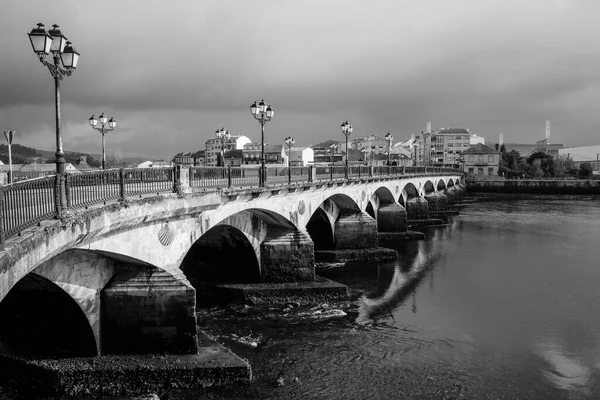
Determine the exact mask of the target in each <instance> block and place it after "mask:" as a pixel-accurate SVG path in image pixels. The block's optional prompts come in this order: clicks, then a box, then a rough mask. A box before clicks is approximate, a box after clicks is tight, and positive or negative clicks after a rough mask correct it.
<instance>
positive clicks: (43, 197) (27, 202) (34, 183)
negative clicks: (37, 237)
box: [0, 175, 56, 248]
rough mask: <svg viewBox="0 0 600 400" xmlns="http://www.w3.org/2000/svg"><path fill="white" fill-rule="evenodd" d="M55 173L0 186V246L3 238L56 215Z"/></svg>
mask: <svg viewBox="0 0 600 400" xmlns="http://www.w3.org/2000/svg"><path fill="white" fill-rule="evenodd" d="M55 190H56V176H55V175H54V176H47V177H42V178H35V179H30V180H28V181H22V182H18V183H13V184H10V185H7V186H4V187H0V248H1V246H2V245H3V243H4V238H5V237H6V238H9V237H11V236H14V235H16V234H17V233H19V232H20V231H21V230H23V229H25V228H28V227H30V226H32V225H35V224H37V223H38V222H40V221H43V220H44V219H48V218H50V217H54V216H55V215H56V206H55V197H54V195H55V193H56V192H55Z"/></svg>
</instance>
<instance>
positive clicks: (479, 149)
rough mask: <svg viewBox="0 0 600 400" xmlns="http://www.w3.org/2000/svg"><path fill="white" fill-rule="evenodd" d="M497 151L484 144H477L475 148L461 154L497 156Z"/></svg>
mask: <svg viewBox="0 0 600 400" xmlns="http://www.w3.org/2000/svg"><path fill="white" fill-rule="evenodd" d="M498 153H500V152H499V151H496V150H494V149H492V148H491V147H488V146H486V145H485V144H481V143H477V144H476V145H475V146H472V147H469V148H468V149H467V150H465V151H463V152H462V154H498Z"/></svg>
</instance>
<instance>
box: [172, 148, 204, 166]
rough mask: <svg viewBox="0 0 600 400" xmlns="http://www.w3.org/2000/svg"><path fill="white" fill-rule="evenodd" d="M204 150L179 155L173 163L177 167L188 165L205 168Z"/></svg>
mask: <svg viewBox="0 0 600 400" xmlns="http://www.w3.org/2000/svg"><path fill="white" fill-rule="evenodd" d="M204 154H205V151H204V150H199V151H197V152H195V153H192V152H187V153H177V154H175V156H174V157H173V163H174V164H175V165H188V166H203V165H204Z"/></svg>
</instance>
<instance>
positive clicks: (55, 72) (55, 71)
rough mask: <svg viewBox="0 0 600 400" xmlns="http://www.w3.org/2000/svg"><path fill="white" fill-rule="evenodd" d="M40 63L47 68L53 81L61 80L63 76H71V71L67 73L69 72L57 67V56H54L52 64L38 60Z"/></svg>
mask: <svg viewBox="0 0 600 400" xmlns="http://www.w3.org/2000/svg"><path fill="white" fill-rule="evenodd" d="M40 62H41V63H42V64H44V65H45V66H46V67H48V70H49V71H50V74H51V75H52V77H53V78H54V79H58V80H62V79H63V78H64V77H65V76H71V74H72V73H73V71H69V70H64V69H62V68H61V67H59V66H58V65H59V57H58V56H57V55H55V56H54V64H52V63H50V62H48V61H46V60H44V59H41V58H40Z"/></svg>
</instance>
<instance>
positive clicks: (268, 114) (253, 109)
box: [250, 100, 275, 187]
mask: <svg viewBox="0 0 600 400" xmlns="http://www.w3.org/2000/svg"><path fill="white" fill-rule="evenodd" d="M250 113H251V114H252V116H253V117H254V119H255V120H257V121H258V123H259V124H260V128H261V136H260V173H259V174H258V185H259V186H261V187H262V186H265V124H266V123H267V122H269V121H270V120H271V119H272V118H273V115H274V114H275V110H273V109H272V108H271V105H266V104H265V101H264V100H261V101H260V103H258V105H256V101H255V102H254V103H252V105H251V106H250Z"/></svg>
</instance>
